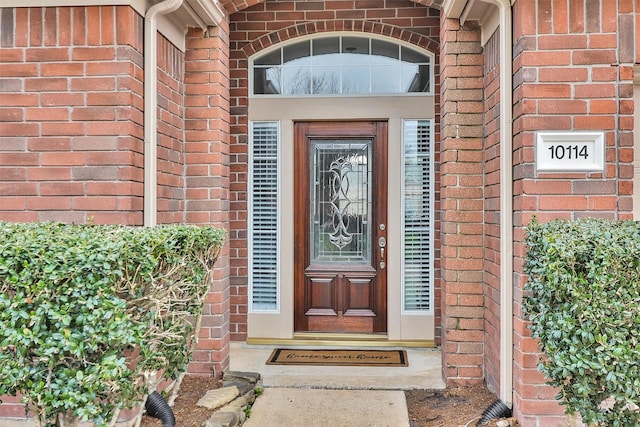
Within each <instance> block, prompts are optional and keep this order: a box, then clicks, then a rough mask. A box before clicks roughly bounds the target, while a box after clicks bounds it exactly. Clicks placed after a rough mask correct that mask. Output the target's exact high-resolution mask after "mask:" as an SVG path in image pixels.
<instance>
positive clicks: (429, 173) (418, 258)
mask: <svg viewBox="0 0 640 427" xmlns="http://www.w3.org/2000/svg"><path fill="white" fill-rule="evenodd" d="M432 129H433V128H432V123H431V120H405V121H404V124H403V152H404V153H403V154H404V156H403V168H404V177H403V198H404V203H403V205H404V206H403V207H404V216H403V222H404V224H403V225H404V227H403V229H404V235H403V240H404V243H403V257H402V259H403V280H402V284H403V295H404V300H403V310H404V311H405V312H425V311H430V310H431V307H432V303H431V301H432V293H433V292H432V289H433V253H432V251H433V249H432V248H433V200H434V196H433V148H432V142H431V141H432V132H433V130H432Z"/></svg>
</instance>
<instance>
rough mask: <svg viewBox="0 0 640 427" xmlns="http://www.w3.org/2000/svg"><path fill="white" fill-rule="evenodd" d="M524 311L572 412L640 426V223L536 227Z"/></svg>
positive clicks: (544, 366)
mask: <svg viewBox="0 0 640 427" xmlns="http://www.w3.org/2000/svg"><path fill="white" fill-rule="evenodd" d="M527 231H528V234H527V239H526V244H527V255H526V260H525V272H526V273H527V274H528V275H529V280H528V282H527V284H526V286H525V290H526V297H525V299H524V301H523V302H524V309H525V313H527V315H528V317H529V319H530V320H531V325H530V329H531V331H532V334H533V336H534V337H537V338H539V339H540V349H541V351H543V352H544V353H545V357H544V358H543V360H542V361H541V363H540V365H539V369H540V370H541V371H542V372H543V373H544V374H545V375H546V376H547V377H548V384H550V385H552V386H554V387H559V390H560V393H559V394H558V396H557V399H558V400H559V401H560V402H561V403H562V404H563V405H565V406H566V411H567V413H576V412H577V413H580V414H581V415H582V419H583V421H584V422H585V423H587V424H590V425H591V424H592V425H606V426H632V425H640V413H639V412H638V411H637V406H636V405H637V404H639V403H640V347H639V343H638V342H639V340H640V225H639V224H638V223H636V222H632V221H609V220H600V219H588V220H580V221H575V222H568V221H553V222H550V223H548V224H539V223H537V222H536V221H534V222H533V223H532V224H530V225H529V227H528V229H527Z"/></svg>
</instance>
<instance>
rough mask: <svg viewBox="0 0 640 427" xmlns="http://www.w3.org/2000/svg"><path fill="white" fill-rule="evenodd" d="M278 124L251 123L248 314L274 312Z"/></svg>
mask: <svg viewBox="0 0 640 427" xmlns="http://www.w3.org/2000/svg"><path fill="white" fill-rule="evenodd" d="M278 139H279V127H278V122H253V123H252V124H251V138H250V148H249V213H248V217H249V219H248V222H249V233H248V235H249V237H248V240H249V294H250V301H251V306H250V310H252V311H264V310H268V311H272V310H277V309H278Z"/></svg>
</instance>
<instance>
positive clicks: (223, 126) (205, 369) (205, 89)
mask: <svg viewBox="0 0 640 427" xmlns="http://www.w3.org/2000/svg"><path fill="white" fill-rule="evenodd" d="M221 25H222V26H221V27H214V28H210V29H209V33H208V34H207V35H206V36H205V35H203V33H202V31H201V30H199V29H190V30H189V33H188V34H187V52H186V64H185V68H186V72H185V94H186V96H185V106H186V112H185V141H186V143H185V146H186V155H185V164H186V174H185V175H186V204H185V206H186V219H187V222H188V223H190V224H209V225H215V226H218V227H222V228H224V229H226V230H229V37H228V34H229V29H228V26H227V23H226V22H223V23H222V24H221ZM213 279H214V280H213V284H212V287H211V290H210V292H209V294H208V295H207V297H206V301H205V306H204V316H203V319H202V328H201V329H200V341H199V344H198V347H197V349H196V351H195V354H194V361H193V362H192V363H191V364H190V365H189V371H190V372H192V373H197V374H211V371H212V369H213V370H214V372H215V373H216V374H220V373H221V372H222V371H224V370H226V369H228V367H229V341H230V339H229V337H230V335H229V310H230V303H229V298H230V296H229V248H228V244H225V246H224V247H223V250H222V252H221V253H220V256H219V258H218V261H217V262H216V264H215V267H214V271H213Z"/></svg>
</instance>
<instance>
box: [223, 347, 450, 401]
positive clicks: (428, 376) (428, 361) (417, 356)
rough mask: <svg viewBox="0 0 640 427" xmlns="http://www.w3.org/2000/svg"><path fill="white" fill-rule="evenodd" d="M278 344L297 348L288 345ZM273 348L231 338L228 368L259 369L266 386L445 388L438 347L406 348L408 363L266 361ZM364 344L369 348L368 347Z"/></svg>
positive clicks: (375, 388)
mask: <svg viewBox="0 0 640 427" xmlns="http://www.w3.org/2000/svg"><path fill="white" fill-rule="evenodd" d="M279 347H286V348H296V347H293V346H289V345H286V346H279ZM275 348H276V347H275V346H253V345H247V344H245V343H240V342H233V343H231V349H230V370H232V371H248V372H259V373H260V374H261V375H262V383H263V385H264V387H266V388H269V387H287V388H322V389H347V390H358V389H360V390H411V389H444V388H445V383H444V381H443V379H442V362H441V353H440V351H439V350H437V349H429V348H406V349H405V350H406V351H407V357H408V359H409V366H407V367H367V366H353V367H350V366H284V365H267V364H266V363H265V362H266V361H267V359H268V358H269V356H270V355H271V352H272V351H273V350H274V349H275ZM300 348H301V347H300ZM304 348H312V347H304ZM323 348H328V347H323ZM352 348H353V347H352ZM367 348H368V349H371V347H367ZM381 349H387V350H388V349H389V348H381Z"/></svg>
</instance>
